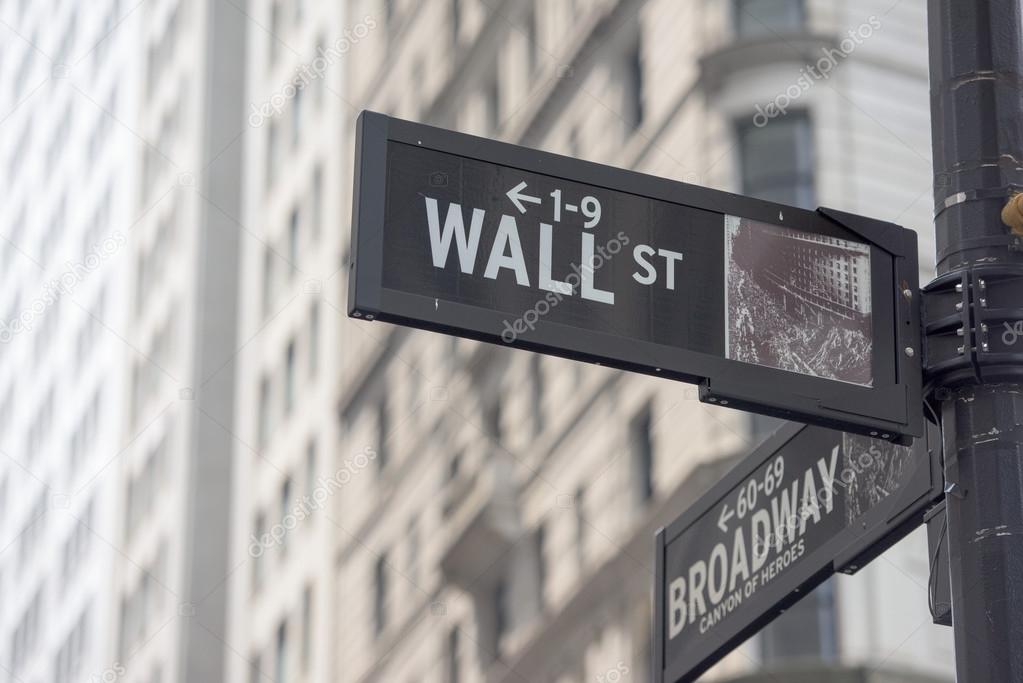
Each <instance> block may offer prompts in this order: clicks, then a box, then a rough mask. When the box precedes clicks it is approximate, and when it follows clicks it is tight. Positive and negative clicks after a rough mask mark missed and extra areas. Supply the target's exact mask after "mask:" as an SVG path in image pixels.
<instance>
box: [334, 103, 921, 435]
mask: <svg viewBox="0 0 1023 683" xmlns="http://www.w3.org/2000/svg"><path fill="white" fill-rule="evenodd" d="M358 135H359V138H360V139H359V141H358V143H357V147H358V157H357V160H356V165H357V172H356V175H357V177H358V178H359V181H358V183H357V187H356V192H357V195H358V196H357V197H356V200H355V201H354V202H353V250H352V253H353V254H354V258H353V263H352V266H351V267H352V271H353V272H352V276H351V277H350V282H351V283H352V285H351V290H350V293H349V312H350V315H352V316H353V317H363V318H366V319H379V320H384V321H387V322H393V323H398V324H403V325H408V326H413V327H420V328H423V329H430V330H435V331H439V332H444V333H448V334H455V335H459V336H464V337H469V338H473V339H479V340H483V341H488V342H491V343H497V344H504V345H510V346H514V347H518V348H523V349H526V350H531V351H538V352H542V353H548V354H552V355H559V356H563V357H566V358H571V359H574V360H579V361H584V362H593V363H600V364H606V365H611V366H613V367H617V368H620V369H625V370H630V371H635V372H642V373H646V374H651V375H656V376H660V377H665V378H669V379H675V380H681V381H686V382H692V383H699V384H701V397H703V396H704V390H705V389H706V390H707V392H709V393H708V396H711V395H712V397H711V399H710V400H716V397H725V396H728V397H732V398H734V400H732V401H731V403H732V404H733V405H734V406H735V407H740V408H742V409H746V410H751V411H755V412H760V413H764V414H769V415H775V416H779V417H786V418H790V419H798V420H801V421H807V422H816V423H818V424H826V425H828V426H833V427H837V428H846V429H850V430H853V431H858V432H860V433H868V434H869V433H871V432H873V433H888V434H889V435H890V436H892V437H894V438H903V437H905V435H907V434H912V433H916V431H918V429H919V425H917V424H911V422H912V420H911V419H910V418H909V417H907V412H908V411H907V409H906V404H907V399H906V397H907V394H908V392H909V391H910V390H909V389H907V387H906V386H903V380H902V379H900V373H899V371H898V368H897V364H898V361H897V358H896V355H897V354H896V352H895V348H896V346H897V342H898V340H897V339H896V336H897V335H895V334H894V332H893V330H892V321H893V320H895V319H896V318H897V317H898V316H897V315H896V314H898V315H899V316H900V315H902V314H904V313H912V311H911V310H907V311H902V310H898V311H896V305H895V301H894V300H893V299H894V294H893V292H894V283H895V281H896V276H895V275H896V274H895V264H896V261H898V260H900V259H901V258H902V257H899V259H896V257H895V256H893V254H892V253H890V252H889V251H887V250H882V249H879V248H877V247H876V246H870V247H869V249H870V254H869V259H868V260H869V264H870V270H871V274H870V283H872V284H873V285H874V287H873V290H871V289H870V284H868V283H863V284H862V285H861V286H862V288H863V290H864V291H871V298H872V301H871V302H870V304H869V305H868V306H865V307H864V308H865V310H869V311H870V313H869V314H868V313H864V314H863V318H864V319H863V320H862V321H861V322H862V323H863V325H862V326H863V329H864V330H865V331H864V332H863V334H868V333H869V334H872V335H873V339H871V340H870V344H869V352H867V351H866V350H864V349H859V350H860V354H859V355H856V354H855V353H852V352H850V351H849V350H848V348H845V347H843V346H842V345H841V343H840V342H841V341H842V340H841V339H831V340H828V339H824V340H820V339H816V338H814V337H812V336H808V337H807V338H806V339H804V340H802V341H801V343H800V345H799V346H798V348H793V349H790V350H789V351H788V352H783V351H779V350H778V349H774V350H773V351H771V353H774V355H775V356H777V357H778V358H776V359H775V360H773V361H771V362H765V363H750V362H744V361H742V360H738V359H736V358H732V357H730V352H729V350H728V345H727V338H726V335H727V334H728V330H729V325H728V323H727V313H728V304H727V301H726V299H727V292H728V287H727V286H726V272H727V268H726V246H727V241H726V235H727V231H726V227H727V225H728V221H729V220H734V219H730V218H729V217H730V216H741V217H742V219H740V220H742V221H747V222H749V223H750V224H751V225H752V224H757V225H759V224H763V225H769V226H770V225H773V226H775V228H774V230H776V231H781V232H785V231H794V232H795V233H796V234H807V235H813V236H814V238H815V239H819V240H830V243H831V244H835V245H854V244H859V245H865V244H867V243H868V242H869V239H864V238H863V237H862V236H861V233H860V231H859V230H856V231H854V230H851V229H849V228H848V227H847V226H846V225H844V224H843V223H842V222H841V221H838V220H835V219H834V218H833V217H831V216H828V215H824V214H822V213H820V212H813V211H805V210H801V209H795V208H788V207H781V206H779V205H777V204H773V203H770V202H764V201H760V200H755V199H752V198H748V197H741V196H737V195H732V194H728V193H725V192H720V191H716V190H710V189H707V188H701V187H696V186H692V185H687V184H685V183H678V182H676V181H671V180H667V179H664V178H654V177H650V176H646V175H643V174H640V173H636V172H632V171H627V170H622V169H615V168H610V167H607V166H602V165H599V164H594V163H590V162H585V161H580V160H577V159H570V158H567V157H562V156H559V155H555V154H549V153H545V152H539V151H536V150H531V149H526V148H523V147H517V146H515V145H509V144H506V143H501V142H497V141H493V140H487V139H484V138H477V137H473V136H469V135H463V134H460V133H455V132H452V131H446V130H443V129H438V128H433V127H430V126H424V125H421V124H414V123H410V122H406V121H400V120H398V119H392V118H390V117H385V116H382V115H379V114H372V113H370V112H364V113H363V114H362V116H361V117H360V123H359V130H358ZM866 227H867V228H871V227H876V222H871V221H868V222H867V226H866ZM885 229H892V230H894V231H896V235H897V236H899V237H900V238H901V237H903V236H904V234H905V233H908V231H905V230H903V229H901V228H898V227H897V226H888V228H885ZM909 234H912V233H909ZM897 246H898V247H899V248H903V247H904V248H905V249H907V250H908V249H909V247H910V246H913V248H915V243H913V244H912V245H910V244H909V243H901V242H899V243H897ZM846 248H847V250H851V249H852V246H846ZM914 277H915V272H914ZM804 298H807V299H808V298H810V295H809V294H805V295H804ZM814 303H815V305H814V306H810V305H809V304H807V303H805V302H803V303H802V304H801V306H802V308H799V307H796V308H793V310H796V311H799V310H802V311H804V312H810V311H813V312H817V311H820V310H822V308H821V306H820V304H819V302H814ZM868 318H869V320H867V319H868ZM898 319H899V320H901V318H898ZM762 329H763V328H762ZM910 331H911V330H910ZM851 334H852V333H851V332H850V335H851ZM739 338H741V335H740V336H739ZM815 344H816V346H815ZM736 348H740V347H736ZM763 348H766V349H769V350H770V348H771V347H763ZM796 351H798V353H796ZM757 353H758V354H766V355H769V354H767V351H764V350H763V349H760V350H757ZM792 359H798V360H792ZM836 359H837V360H836ZM785 360H789V361H792V362H788V363H786V362H782V361H785ZM830 361H835V362H836V363H837V364H838V365H842V369H841V372H838V373H831V374H830V375H829V374H828V373H827V372H825V371H824V368H826V367H827V365H828V363H829V362H830ZM917 362H918V361H917ZM807 368H810V369H809V370H808V369H807ZM845 377H850V378H852V379H853V380H857V379H858V380H859V383H856V381H846V380H845V379H843V378H845ZM747 395H750V396H751V398H749V400H746V401H745V402H743V400H742V399H743V397H744V396H747ZM900 395H901V399H900ZM900 400H901V405H900ZM721 403H725V401H721Z"/></svg>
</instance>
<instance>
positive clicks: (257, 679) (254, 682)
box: [249, 654, 263, 683]
mask: <svg viewBox="0 0 1023 683" xmlns="http://www.w3.org/2000/svg"><path fill="white" fill-rule="evenodd" d="M259 666H260V664H259V655H258V654H257V655H253V656H252V659H251V660H250V661H249V683H261V681H262V680H263V672H262V671H260V669H259Z"/></svg>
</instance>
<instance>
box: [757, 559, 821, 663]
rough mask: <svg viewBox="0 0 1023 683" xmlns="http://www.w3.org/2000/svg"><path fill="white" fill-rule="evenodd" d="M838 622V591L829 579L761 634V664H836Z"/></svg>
mask: <svg viewBox="0 0 1023 683" xmlns="http://www.w3.org/2000/svg"><path fill="white" fill-rule="evenodd" d="M835 623H836V621H835V588H834V582H833V581H832V580H830V579H829V580H828V581H825V582H824V583H822V584H821V585H820V586H819V587H818V588H817V589H816V590H814V591H813V592H812V593H810V594H809V595H807V596H806V597H805V598H803V599H802V600H800V601H799V602H797V603H796V604H795V605H793V606H792V607H790V608H789V609H787V610H786V611H785V613H784V614H782V615H781V616H780V617H778V618H777V619H775V620H774V621H773V622H772V623H771V624H770V625H768V626H767V627H766V628H764V630H763V631H761V633H760V655H761V661H762V662H763V663H764V664H777V663H783V662H792V661H794V660H800V661H806V660H813V661H821V660H823V661H826V662H827V661H834V659H835V658H836V657H837V656H838V642H837V634H836V631H835Z"/></svg>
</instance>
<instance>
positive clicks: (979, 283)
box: [923, 264, 1023, 393]
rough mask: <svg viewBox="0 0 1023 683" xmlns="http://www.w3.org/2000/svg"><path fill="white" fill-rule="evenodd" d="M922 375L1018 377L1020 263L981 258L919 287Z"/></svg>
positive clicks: (942, 381)
mask: <svg viewBox="0 0 1023 683" xmlns="http://www.w3.org/2000/svg"><path fill="white" fill-rule="evenodd" d="M923 319H924V380H925V382H926V386H927V387H928V393H930V392H931V391H933V387H935V386H942V387H953V386H957V385H964V384H979V383H985V382H1004V381H1020V380H1021V379H1023V265H1017V264H982V265H975V266H971V267H969V268H965V269H962V270H957V271H954V272H951V273H947V274H945V275H943V276H941V277H939V278H937V279H936V280H934V281H933V282H931V283H930V284H929V285H927V286H926V287H925V288H924V290H923Z"/></svg>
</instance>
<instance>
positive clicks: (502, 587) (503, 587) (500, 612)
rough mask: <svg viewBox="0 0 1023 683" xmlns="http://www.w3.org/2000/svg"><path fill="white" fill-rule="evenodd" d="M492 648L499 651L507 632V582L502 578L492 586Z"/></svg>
mask: <svg viewBox="0 0 1023 683" xmlns="http://www.w3.org/2000/svg"><path fill="white" fill-rule="evenodd" d="M493 600H494V646H495V649H500V647H501V640H503V639H504V636H505V634H506V633H507V632H508V625H509V624H508V580H507V579H506V578H504V577H502V578H501V579H500V580H498V582H497V585H496V586H494V595H493Z"/></svg>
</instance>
